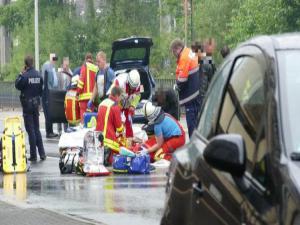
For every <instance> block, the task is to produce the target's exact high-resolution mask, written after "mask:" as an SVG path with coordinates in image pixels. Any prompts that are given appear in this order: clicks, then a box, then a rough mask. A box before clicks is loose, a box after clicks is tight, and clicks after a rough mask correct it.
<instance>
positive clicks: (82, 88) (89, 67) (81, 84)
mask: <svg viewBox="0 0 300 225" xmlns="http://www.w3.org/2000/svg"><path fill="white" fill-rule="evenodd" d="M97 71H98V67H97V66H96V65H94V64H92V63H88V62H87V63H85V64H84V65H82V67H81V70H80V78H79V81H78V85H77V91H78V93H79V98H78V100H79V101H83V100H89V99H90V98H91V97H92V94H93V89H94V85H95V78H96V73H97Z"/></svg>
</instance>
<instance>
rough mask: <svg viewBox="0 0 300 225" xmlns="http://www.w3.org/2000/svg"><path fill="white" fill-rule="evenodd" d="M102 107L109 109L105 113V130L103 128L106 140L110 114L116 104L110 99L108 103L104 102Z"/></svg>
mask: <svg viewBox="0 0 300 225" xmlns="http://www.w3.org/2000/svg"><path fill="white" fill-rule="evenodd" d="M102 105H104V106H106V107H107V108H106V112H105V118H104V128H103V136H104V138H105V137H106V131H107V121H108V116H109V112H110V109H111V107H112V106H113V105H114V102H113V101H112V100H110V99H109V98H108V99H107V100H106V101H104V102H103V104H102Z"/></svg>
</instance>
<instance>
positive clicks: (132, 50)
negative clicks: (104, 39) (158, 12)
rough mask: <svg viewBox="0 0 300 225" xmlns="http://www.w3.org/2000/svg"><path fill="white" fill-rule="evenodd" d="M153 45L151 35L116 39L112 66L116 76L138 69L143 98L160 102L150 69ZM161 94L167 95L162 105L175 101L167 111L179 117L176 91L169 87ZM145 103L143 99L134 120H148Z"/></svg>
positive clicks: (137, 121) (113, 45) (143, 121)
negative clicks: (144, 108)
mask: <svg viewBox="0 0 300 225" xmlns="http://www.w3.org/2000/svg"><path fill="white" fill-rule="evenodd" d="M152 46H153V42H152V39H151V38H149V37H130V38H125V39H119V40H116V41H114V42H113V44H112V55H111V60H110V67H111V68H112V69H113V70H114V71H115V74H116V76H118V74H120V73H123V72H129V71H130V70H132V69H137V70H138V71H139V73H140V77H141V87H142V88H141V90H142V93H141V100H150V101H152V100H154V101H156V102H158V101H157V96H156V93H155V81H154V78H153V76H152V74H151V72H150V69H149V63H150V49H151V47H152ZM170 93H171V94H170ZM159 94H160V96H162V95H163V96H166V97H165V98H164V99H165V100H163V102H160V105H162V106H165V105H166V106H167V105H168V101H172V103H173V102H174V104H172V107H165V108H167V110H166V111H167V112H170V113H171V114H173V115H175V117H176V118H178V115H179V105H178V99H177V97H176V95H175V94H174V91H173V90H172V89H169V90H164V92H163V93H162V92H160V93H159ZM170 95H173V96H174V97H173V99H175V100H173V99H171V97H169V96H170ZM170 99H171V100H170ZM143 104H144V101H141V103H140V104H139V105H138V107H137V109H136V111H135V115H134V117H133V122H136V123H145V122H146V119H145V117H144V115H143V112H142V108H143ZM174 111H175V113H174Z"/></svg>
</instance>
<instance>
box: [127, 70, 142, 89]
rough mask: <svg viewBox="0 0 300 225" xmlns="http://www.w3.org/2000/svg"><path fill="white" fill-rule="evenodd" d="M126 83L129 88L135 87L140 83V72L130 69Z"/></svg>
mask: <svg viewBox="0 0 300 225" xmlns="http://www.w3.org/2000/svg"><path fill="white" fill-rule="evenodd" d="M127 80H128V83H129V85H130V87H131V88H133V89H134V88H137V87H138V86H140V84H141V79H140V74H139V72H138V71H137V70H131V71H130V72H129V73H128V77H127Z"/></svg>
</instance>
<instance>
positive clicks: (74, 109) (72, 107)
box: [65, 89, 80, 125]
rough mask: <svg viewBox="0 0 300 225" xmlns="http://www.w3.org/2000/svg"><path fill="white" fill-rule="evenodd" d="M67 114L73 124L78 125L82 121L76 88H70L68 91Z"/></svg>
mask: <svg viewBox="0 0 300 225" xmlns="http://www.w3.org/2000/svg"><path fill="white" fill-rule="evenodd" d="M65 115H66V119H67V121H68V123H69V124H71V125H77V124H78V123H79V122H80V108H79V102H78V97H77V91H76V89H70V90H68V91H67V93H66V97H65Z"/></svg>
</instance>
